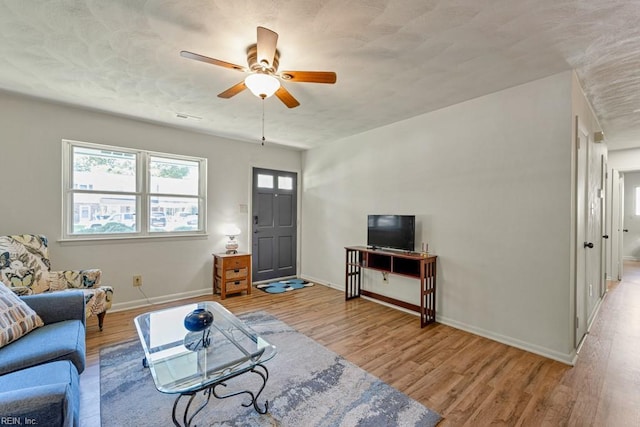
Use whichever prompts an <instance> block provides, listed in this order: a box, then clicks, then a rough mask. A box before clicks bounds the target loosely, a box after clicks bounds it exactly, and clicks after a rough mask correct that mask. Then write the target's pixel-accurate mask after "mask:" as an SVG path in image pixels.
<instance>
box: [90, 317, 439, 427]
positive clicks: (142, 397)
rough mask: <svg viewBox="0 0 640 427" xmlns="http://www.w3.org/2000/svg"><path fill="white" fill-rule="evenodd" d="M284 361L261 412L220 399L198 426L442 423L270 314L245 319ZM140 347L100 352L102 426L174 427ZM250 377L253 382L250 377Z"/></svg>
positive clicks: (273, 374)
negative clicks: (145, 364) (143, 362)
mask: <svg viewBox="0 0 640 427" xmlns="http://www.w3.org/2000/svg"><path fill="white" fill-rule="evenodd" d="M239 317H240V318H241V319H243V320H244V321H245V322H246V323H247V324H249V325H250V326H251V327H252V328H253V329H254V330H255V331H256V332H258V333H259V334H260V335H262V336H264V338H265V339H267V340H268V341H270V342H271V343H273V344H275V345H276V347H277V348H278V354H277V355H276V356H275V357H274V358H273V359H271V360H270V361H268V362H266V364H265V365H266V366H267V368H268V369H269V374H270V375H269V381H268V382H267V385H266V387H265V389H264V391H263V392H262V395H261V396H260V400H259V403H260V406H261V407H262V405H264V402H265V400H268V401H269V412H268V413H267V414H265V415H260V414H258V413H257V412H256V411H255V410H254V409H253V407H249V408H245V407H243V406H242V403H246V401H247V400H248V399H247V398H246V395H245V396H236V397H232V398H228V399H224V400H217V399H213V400H212V401H211V402H209V404H208V405H207V407H206V408H205V409H204V410H203V411H202V412H201V413H200V414H198V416H197V417H196V419H195V420H194V421H195V423H196V424H197V425H198V426H199V427H202V426H295V427H301V426H304V427H312V426H318V427H320V426H322V427H325V426H371V427H383V426H403V427H404V426H435V425H436V424H437V423H438V422H439V421H440V419H441V417H440V415H438V414H437V413H436V412H434V411H431V410H429V409H428V408H426V407H425V406H423V405H422V404H420V403H418V402H416V401H415V400H413V399H411V398H410V397H408V396H407V395H405V394H403V393H401V392H399V391H398V390H396V389H394V388H393V387H390V386H389V385H387V384H385V383H384V382H382V381H381V380H379V379H378V378H376V377H374V376H373V375H371V374H369V373H367V372H366V371H364V370H362V369H360V368H359V367H357V366H355V365H354V364H352V363H350V362H348V361H346V360H345V359H343V358H342V357H340V356H339V355H337V354H336V353H334V352H332V351H330V350H329V349H327V348H325V347H323V346H322V345H320V344H318V343H317V342H315V341H314V340H312V339H310V338H309V337H307V336H305V335H303V334H301V333H299V332H297V331H296V330H295V329H293V328H291V327H290V326H288V325H287V324H286V323H284V322H282V321H280V320H278V319H276V318H275V317H273V316H271V315H269V314H268V313H265V312H255V313H249V314H246V315H242V316H239ZM143 356H144V353H143V351H142V347H141V345H140V343H139V342H138V340H135V341H129V342H126V343H123V344H119V345H116V346H112V347H107V348H104V349H103V350H102V351H101V352H100V409H101V418H102V425H103V426H105V427H106V426H109V427H110V426H133V425H135V426H160V425H171V423H172V422H171V410H172V407H173V402H174V400H175V398H176V396H175V395H170V394H163V393H160V392H159V391H157V390H156V388H155V386H154V384H153V379H152V378H151V373H150V372H149V370H148V369H145V368H143V367H142V358H143ZM245 377H246V378H245ZM251 377H252V375H251V374H249V375H242V376H240V377H237V378H235V379H233V380H232V381H230V382H229V383H228V386H229V389H231V388H232V387H234V388H235V387H237V388H238V390H242V389H245V388H244V387H248V388H252V384H248V383H247V382H249V381H251ZM183 400H184V399H183Z"/></svg>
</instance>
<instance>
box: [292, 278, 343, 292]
mask: <svg viewBox="0 0 640 427" xmlns="http://www.w3.org/2000/svg"><path fill="white" fill-rule="evenodd" d="M300 278H301V279H302V280H306V281H307V282H312V283H317V284H318V285H322V286H326V287H328V288H332V289H336V290H338V291H342V292H344V285H335V284H332V283H327V282H325V281H323V280H320V279H316V278H315V277H313V276H302V275H301V276H300Z"/></svg>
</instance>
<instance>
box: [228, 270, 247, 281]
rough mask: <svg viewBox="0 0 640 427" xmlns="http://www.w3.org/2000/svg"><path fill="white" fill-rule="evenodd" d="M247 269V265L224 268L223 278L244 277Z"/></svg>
mask: <svg viewBox="0 0 640 427" xmlns="http://www.w3.org/2000/svg"><path fill="white" fill-rule="evenodd" d="M248 271H249V269H248V268H247V267H241V268H234V269H231V270H225V272H224V279H225V280H232V279H239V278H246V277H247V273H248Z"/></svg>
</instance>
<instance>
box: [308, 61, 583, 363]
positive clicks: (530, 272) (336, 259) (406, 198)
mask: <svg viewBox="0 0 640 427" xmlns="http://www.w3.org/2000/svg"><path fill="white" fill-rule="evenodd" d="M572 75H573V74H572V73H571V72H565V73H561V74H557V75H554V76H551V77H548V78H545V79H542V80H538V81H535V82H532V83H528V84H524V85H521V86H517V87H514V88H511V89H508V90H504V91H501V92H498V93H494V94H491V95H488V96H484V97H481V98H477V99H474V100H471V101H468V102H464V103H461V104H457V105H454V106H451V107H448V108H445V109H442V110H439V111H435V112H432V113H429V114H424V115H420V116H417V117H414V118H412V119H409V120H405V121H403V122H398V123H395V124H392V125H389V126H385V127H382V128H379V129H375V130H372V131H369V132H366V133H363V134H360V135H356V136H353V137H350V138H346V139H345V140H341V141H338V142H335V143H333V144H329V145H326V146H324V147H320V148H317V149H312V150H309V151H307V152H305V153H304V154H303V171H304V172H303V183H304V185H303V193H302V217H303V224H302V272H303V274H304V275H305V276H306V277H309V278H315V279H316V280H318V281H320V282H324V283H328V284H331V285H333V286H336V287H338V288H344V258H345V255H344V246H347V245H359V244H365V243H366V217H367V214H371V213H398V214H415V215H416V216H417V220H418V222H419V223H420V225H421V235H420V236H417V237H416V240H417V245H419V244H420V242H421V241H426V242H428V243H429V247H430V249H432V250H433V251H435V253H436V254H437V255H438V264H437V268H438V276H437V287H438V289H437V311H438V314H437V320H438V321H439V322H442V323H447V324H450V325H453V326H456V327H460V328H462V329H466V330H469V331H472V332H476V333H479V334H481V335H485V336H489V337H492V338H494V339H497V340H500V341H503V342H507V343H510V344H512V345H516V346H519V347H522V348H526V349H528V350H531V351H534V352H537V353H540V354H545V355H547V356H549V357H553V358H556V359H558V360H563V361H566V362H569V361H571V359H572V357H573V343H572V342H571V341H572V338H573V336H572V335H571V333H572V327H571V325H572V323H571V320H570V315H569V311H570V306H571V304H572V301H571V292H570V288H571V286H573V284H572V282H571V280H570V278H571V264H570V259H571V258H570V252H571V246H572V242H571V236H572V232H571V230H572V217H571V212H572V205H571V200H572V199H571V194H572V187H571V186H572V169H571V164H572V144H571V141H572V128H573V123H574V121H573V117H572ZM364 282H365V283H364V285H365V287H367V288H369V289H375V290H377V291H379V292H380V293H385V294H387V295H390V296H393V297H395V298H398V299H403V300H410V301H411V302H413V303H415V304H419V299H418V282H417V281H412V280H411V279H405V278H399V277H397V276H389V283H388V284H383V283H382V276H381V275H380V274H379V273H378V274H368V275H367V277H366V278H365V281H364Z"/></svg>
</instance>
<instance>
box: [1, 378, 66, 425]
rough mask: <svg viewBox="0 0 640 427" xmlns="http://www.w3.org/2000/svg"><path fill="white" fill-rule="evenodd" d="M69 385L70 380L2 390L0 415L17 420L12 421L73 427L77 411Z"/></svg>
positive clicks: (22, 423)
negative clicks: (64, 382) (67, 382)
mask: <svg viewBox="0 0 640 427" xmlns="http://www.w3.org/2000/svg"><path fill="white" fill-rule="evenodd" d="M16 387H19V385H16ZM68 388H69V385H68V384H47V385H41V386H37V387H28V388H22V389H19V388H18V389H17V390H12V391H7V392H3V393H0V415H2V418H3V419H5V420H10V421H15V423H13V422H12V424H18V423H19V424H18V425H26V424H33V425H40V426H53V425H56V426H69V427H71V426H73V425H74V419H73V418H74V414H75V412H76V411H75V410H74V407H73V406H74V402H72V401H71V400H70V398H69V397H70V394H69V391H68ZM76 421H77V420H76Z"/></svg>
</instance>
